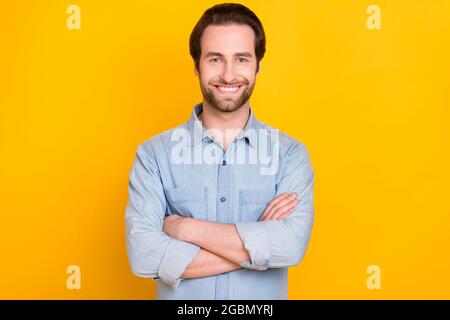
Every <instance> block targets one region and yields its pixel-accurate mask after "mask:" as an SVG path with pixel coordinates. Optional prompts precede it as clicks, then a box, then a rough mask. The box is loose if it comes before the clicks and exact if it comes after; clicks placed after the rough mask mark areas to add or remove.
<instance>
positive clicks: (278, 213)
mask: <svg viewBox="0 0 450 320" xmlns="http://www.w3.org/2000/svg"><path fill="white" fill-rule="evenodd" d="M297 204H298V200H297V199H292V200H291V201H289V202H288V203H286V204H285V205H284V206H282V207H280V208H278V209H276V210H273V211H272V212H271V213H270V214H269V215H267V217H266V220H274V219H276V218H278V217H279V216H281V215H282V214H284V213H285V212H286V210H290V209H292V208H294V207H295V206H296V205H297Z"/></svg>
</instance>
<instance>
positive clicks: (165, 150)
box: [125, 103, 314, 300]
mask: <svg viewBox="0 0 450 320" xmlns="http://www.w3.org/2000/svg"><path fill="white" fill-rule="evenodd" d="M201 112H202V104H201V103H199V104H197V105H195V107H194V110H193V111H192V114H191V117H190V119H189V121H188V122H186V123H183V124H181V125H179V126H178V127H176V128H173V129H170V130H167V131H165V132H162V133H160V134H158V135H156V136H154V137H151V138H149V139H147V140H146V141H143V142H142V143H141V144H139V145H138V147H137V151H136V155H135V158H134V163H133V166H132V168H131V171H130V174H129V185H128V194H129V197H128V203H127V206H126V212H125V223H126V245H127V254H128V258H129V262H130V265H131V270H132V272H133V273H134V274H135V275H137V276H139V277H143V278H153V279H155V281H156V282H157V299H189V300H193V299H217V300H228V299H233V300H234V299H287V292H288V267H290V266H295V265H298V264H299V263H300V261H301V260H302V259H303V256H304V254H305V251H306V248H307V246H308V242H309V239H310V236H311V231H312V227H313V222H314V207H313V184H314V172H313V168H312V166H311V161H310V158H309V155H308V151H307V149H306V147H305V145H304V144H303V143H301V142H299V141H297V140H296V139H294V138H292V137H290V136H288V135H286V134H284V133H282V132H280V131H279V130H276V129H273V128H272V127H270V126H268V125H266V124H264V123H262V122H261V121H259V120H257V119H256V118H255V116H254V112H253V109H252V108H251V107H250V112H249V118H248V120H247V123H246V125H245V127H244V130H242V131H241V133H240V134H239V135H238V136H237V137H236V138H235V139H234V141H232V142H231V143H230V144H229V146H228V147H227V148H226V150H224V149H223V147H222V146H221V145H220V143H218V142H217V141H216V140H215V137H214V134H213V133H214V132H212V131H211V130H207V129H206V128H204V127H203V125H202V123H201V122H200V121H199V120H198V116H199V115H200V113H201ZM284 192H296V193H297V194H298V199H299V203H298V205H297V207H296V209H295V210H294V211H293V212H292V213H291V214H290V215H289V216H288V217H287V218H284V219H282V220H267V221H258V219H259V218H260V216H261V215H262V213H263V211H264V209H265V207H266V205H267V204H268V203H269V202H270V201H271V200H272V199H273V198H274V197H276V196H277V195H279V194H281V193H284ZM175 213H176V214H179V215H182V216H186V217H191V218H195V219H200V220H206V221H214V222H219V223H227V224H235V225H236V230H237V232H238V235H239V237H240V239H241V240H242V243H243V245H244V248H245V249H246V250H247V251H248V254H249V257H250V260H249V261H245V262H242V263H241V267H242V268H241V269H238V270H234V271H231V272H225V273H222V274H219V275H214V276H207V277H201V278H194V279H182V278H180V276H181V275H182V274H183V272H184V271H185V270H186V268H187V267H188V266H189V264H190V263H191V262H192V261H193V259H194V258H195V256H196V255H197V253H198V252H199V250H200V247H199V246H197V245H195V244H193V243H189V242H185V241H181V240H178V239H175V238H172V237H170V236H169V235H167V234H165V233H164V232H163V231H162V230H163V223H164V217H165V216H166V215H170V214H175Z"/></svg>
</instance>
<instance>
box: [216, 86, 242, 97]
mask: <svg viewBox="0 0 450 320" xmlns="http://www.w3.org/2000/svg"><path fill="white" fill-rule="evenodd" d="M241 87H242V85H239V86H222V85H214V88H215V89H216V91H217V92H219V93H220V94H222V95H234V94H236V93H238V92H240V91H241Z"/></svg>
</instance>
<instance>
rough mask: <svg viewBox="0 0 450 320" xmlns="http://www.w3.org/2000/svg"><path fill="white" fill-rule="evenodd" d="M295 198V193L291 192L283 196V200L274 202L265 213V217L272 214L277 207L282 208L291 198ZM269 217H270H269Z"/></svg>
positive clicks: (289, 202) (290, 201)
mask: <svg viewBox="0 0 450 320" xmlns="http://www.w3.org/2000/svg"><path fill="white" fill-rule="evenodd" d="M295 199H297V194H296V193H295V192H294V193H291V194H290V195H289V196H288V197H286V198H284V199H283V200H281V201H279V202H278V203H277V204H275V205H274V206H273V207H272V209H271V210H270V212H269V213H268V214H267V216H266V218H268V217H270V216H272V215H273V214H274V213H275V212H276V211H277V210H278V209H279V208H282V207H283V206H285V205H287V204H291V203H292V201H293V200H295ZM269 219H270V218H269Z"/></svg>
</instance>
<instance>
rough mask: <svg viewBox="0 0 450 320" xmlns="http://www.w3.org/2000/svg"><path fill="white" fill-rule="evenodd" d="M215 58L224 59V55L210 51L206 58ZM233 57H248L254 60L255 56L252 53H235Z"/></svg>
mask: <svg viewBox="0 0 450 320" xmlns="http://www.w3.org/2000/svg"><path fill="white" fill-rule="evenodd" d="M215 56H219V57H223V56H224V55H223V54H221V53H220V52H214V51H210V52H208V53H207V54H206V56H205V58H208V57H215ZM233 56H235V57H247V58H252V57H253V55H252V54H251V53H250V52H247V51H246V52H237V53H235V54H234V55H233Z"/></svg>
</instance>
